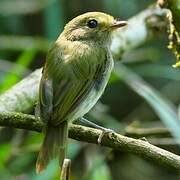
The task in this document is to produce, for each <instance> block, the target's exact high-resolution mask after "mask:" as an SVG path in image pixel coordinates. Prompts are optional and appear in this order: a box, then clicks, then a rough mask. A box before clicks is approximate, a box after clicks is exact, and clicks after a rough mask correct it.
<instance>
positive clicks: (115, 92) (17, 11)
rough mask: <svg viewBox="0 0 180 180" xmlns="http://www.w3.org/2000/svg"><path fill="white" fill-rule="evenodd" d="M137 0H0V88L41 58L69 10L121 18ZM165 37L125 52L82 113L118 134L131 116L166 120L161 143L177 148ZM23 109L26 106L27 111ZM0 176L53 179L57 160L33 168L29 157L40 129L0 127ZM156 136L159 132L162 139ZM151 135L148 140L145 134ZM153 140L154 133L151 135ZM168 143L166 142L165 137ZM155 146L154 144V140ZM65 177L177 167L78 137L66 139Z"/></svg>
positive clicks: (179, 76)
mask: <svg viewBox="0 0 180 180" xmlns="http://www.w3.org/2000/svg"><path fill="white" fill-rule="evenodd" d="M153 2H154V1H152V0H150V1H145V0H131V1H130V0H127V1H123V0H114V1H109V0H102V1H97V0H96V1H95V0H87V1H83V0H71V1H70V0H66V1H65V0H31V1H28V0H14V1H12V0H1V1H0V93H3V92H5V90H7V89H8V88H10V87H12V86H13V85H14V84H15V83H17V82H18V81H19V80H20V79H22V78H23V77H24V76H26V75H27V74H28V73H29V72H31V71H33V70H35V69H36V68H38V67H41V66H42V65H43V64H44V61H45V56H46V52H47V50H48V47H49V45H50V43H51V42H52V40H55V39H56V38H57V37H58V35H59V33H60V32H61V31H62V30H63V26H64V25H65V23H66V22H68V21H69V20H70V19H71V18H73V17H74V16H77V15H78V14H81V13H83V12H86V11H104V12H107V13H109V14H112V15H114V16H116V17H121V18H123V19H126V18H129V17H131V16H133V15H135V14H136V13H138V12H140V11H141V10H143V9H145V8H147V7H148V6H149V5H150V4H151V3H153ZM167 43H168V42H167V38H166V37H165V36H164V37H157V38H156V39H154V40H151V41H150V42H148V43H147V44H145V45H142V46H141V47H139V48H137V49H134V50H132V51H129V52H126V53H125V55H124V56H123V59H122V62H121V63H122V64H123V65H120V63H119V62H118V63H117V64H116V71H115V72H114V73H112V76H111V79H110V81H109V85H108V87H107V88H106V91H105V93H104V95H103V97H102V98H101V100H100V101H101V102H99V103H98V104H97V105H96V106H95V107H94V108H93V109H92V110H91V112H90V113H88V115H87V116H88V119H90V120H92V121H96V122H97V123H99V124H101V125H103V126H105V127H108V128H113V129H116V130H117V131H118V132H121V133H124V131H125V128H126V127H127V126H129V125H130V124H131V123H132V122H134V121H138V122H139V124H140V125H139V126H141V127H146V128H148V127H162V126H166V127H167V128H168V129H169V130H170V131H171V133H172V135H173V136H172V137H170V138H171V141H172V144H168V143H167V144H164V146H163V147H164V148H167V149H168V148H169V146H170V147H171V148H170V150H171V151H174V152H180V151H179V146H177V144H176V142H174V139H175V140H177V139H178V138H179V137H180V131H179V127H180V123H179V117H178V114H177V107H178V106H179V102H180V93H179V91H180V72H179V70H178V69H173V68H172V67H171V64H172V62H173V61H174V59H175V58H174V57H173V55H172V54H171V52H170V51H168V50H167V48H166V45H167ZM29 113H34V112H33V110H32V111H31V112H29ZM0 137H1V138H0V175H1V179H3V180H6V179H25V180H26V179H33V180H41V179H43V180H46V179H47V180H49V179H59V175H58V174H59V172H58V168H57V162H56V161H52V162H51V164H50V165H49V166H48V169H47V171H46V172H44V173H42V174H41V175H40V176H37V175H36V174H35V161H36V157H37V153H38V150H39V148H40V144H41V142H42V134H37V133H33V132H26V131H19V130H18V131H17V130H12V129H10V128H1V129H0ZM162 139H163V138H162ZM148 140H149V141H151V139H148ZM158 140H159V142H161V139H158ZM173 142H174V144H173ZM157 145H159V146H162V144H157ZM68 156H69V157H70V158H71V159H72V175H71V176H72V179H80V180H119V179H121V180H132V179H138V180H141V179H142V180H150V179H158V180H166V179H167V180H169V179H172V180H176V179H178V173H177V172H173V171H171V170H167V169H165V168H162V167H159V166H156V165H155V164H153V163H151V162H149V161H147V160H143V159H141V158H139V157H136V156H132V155H130V154H126V153H122V152H116V151H112V150H110V149H107V148H102V147H97V146H95V145H90V144H86V143H81V142H76V141H73V140H70V141H69V149H68Z"/></svg>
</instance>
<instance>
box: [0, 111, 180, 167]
mask: <svg viewBox="0 0 180 180" xmlns="http://www.w3.org/2000/svg"><path fill="white" fill-rule="evenodd" d="M0 126H4V127H12V128H20V129H26V130H32V131H36V132H41V130H42V128H43V123H42V122H41V121H40V120H38V119H36V118H35V116H32V115H27V114H22V113H13V112H2V113H0ZM101 133H102V132H101V130H98V129H93V128H88V127H84V126H80V125H73V124H72V125H71V126H70V128H69V137H70V138H72V139H75V140H78V141H84V142H88V143H93V144H97V140H98V137H99V136H100V134H101ZM101 145H102V146H106V147H109V148H113V149H115V150H119V151H125V152H129V153H132V154H136V155H138V156H141V157H143V158H146V159H150V160H152V161H154V162H155V163H158V164H161V165H163V166H167V167H169V168H172V169H174V170H180V156H178V155H175V154H173V153H171V152H169V151H166V150H164V149H161V148H158V147H156V146H154V145H152V144H150V143H149V142H147V141H144V140H140V139H134V138H130V137H126V136H122V135H120V134H117V133H110V134H105V135H104V136H103V138H102V142H101Z"/></svg>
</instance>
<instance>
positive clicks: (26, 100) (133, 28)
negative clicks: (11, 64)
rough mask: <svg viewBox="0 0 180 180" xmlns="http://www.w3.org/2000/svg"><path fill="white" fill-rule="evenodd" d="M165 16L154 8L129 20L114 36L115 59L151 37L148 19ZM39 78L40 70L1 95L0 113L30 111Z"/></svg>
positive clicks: (161, 11) (113, 49)
mask: <svg viewBox="0 0 180 180" xmlns="http://www.w3.org/2000/svg"><path fill="white" fill-rule="evenodd" d="M165 15H166V11H165V10H163V9H160V8H155V7H154V8H149V9H146V10H144V11H142V12H141V13H139V14H138V15H136V16H134V17H133V18H131V19H130V20H129V21H128V24H129V25H128V26H127V27H125V28H123V29H121V30H119V31H117V32H116V33H115V34H114V38H113V41H112V46H111V50H112V53H113V55H114V57H115V59H120V58H121V56H122V54H123V53H124V52H125V51H128V50H130V49H133V48H135V47H137V46H139V45H141V44H142V43H144V42H146V41H147V40H149V39H150V37H152V36H153V34H154V33H153V29H152V27H150V26H149V24H148V25H147V23H146V21H147V19H148V18H150V17H152V16H153V17H155V16H157V17H164V16H165ZM158 24H160V23H158ZM19 43H20V42H19ZM40 77H41V70H40V69H39V70H36V71H35V72H33V73H32V74H31V75H30V76H29V77H27V78H25V79H23V80H22V81H21V82H19V83H18V84H16V85H15V86H13V88H11V89H10V90H9V91H7V92H5V93H4V94H2V95H1V96H0V112H4V111H6V112H7V111H16V112H27V111H28V110H29V109H32V107H33V106H34V104H35V103H36V99H37V94H38V84H39V81H40Z"/></svg>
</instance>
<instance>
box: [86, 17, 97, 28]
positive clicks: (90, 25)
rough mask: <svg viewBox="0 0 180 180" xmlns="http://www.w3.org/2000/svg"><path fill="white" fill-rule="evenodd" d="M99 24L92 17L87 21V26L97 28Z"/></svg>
mask: <svg viewBox="0 0 180 180" xmlns="http://www.w3.org/2000/svg"><path fill="white" fill-rule="evenodd" d="M97 25H98V22H97V21H96V20H95V19H91V20H89V21H88V22H87V26H88V27H89V28H96V27H97Z"/></svg>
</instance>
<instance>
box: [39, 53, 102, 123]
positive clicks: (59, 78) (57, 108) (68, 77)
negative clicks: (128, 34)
mask: <svg viewBox="0 0 180 180" xmlns="http://www.w3.org/2000/svg"><path fill="white" fill-rule="evenodd" d="M50 58H52V56H51V57H50ZM54 62H56V61H54V60H53V61H51V59H50V60H48V59H47V63H46V66H45V68H44V72H43V76H42V79H41V83H40V95H39V97H40V114H41V117H42V118H43V119H44V120H45V121H49V122H50V123H52V124H53V125H57V124H60V123H61V122H63V121H64V120H66V118H67V116H68V115H69V114H70V113H72V112H73V111H74V110H75V109H77V107H79V106H80V105H81V103H82V102H83V101H84V100H85V99H86V97H87V95H88V94H89V92H90V91H91V90H92V88H93V87H94V86H95V84H96V78H97V76H98V75H99V74H101V73H100V72H101V71H102V69H103V68H102V66H100V65H96V66H95V67H96V68H94V71H93V72H91V74H89V75H88V76H87V73H86V75H85V74H83V73H84V69H83V70H82V71H80V70H79V69H82V64H81V67H80V68H78V64H76V63H75V66H76V67H74V66H73V65H72V66H71V67H70V69H71V70H70V71H69V70H67V69H65V65H64V62H63V60H61V59H58V65H57V64H53V63H54ZM88 68H91V71H92V67H88ZM88 68H87V71H88ZM72 69H76V70H75V71H78V73H77V72H76V73H75V72H72ZM85 69H86V67H85ZM52 70H53V73H52ZM75 76H78V77H75ZM80 76H81V78H80ZM82 77H83V78H82Z"/></svg>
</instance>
